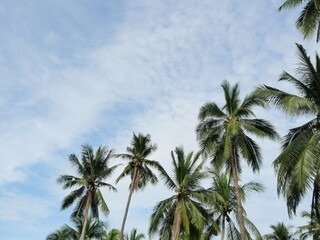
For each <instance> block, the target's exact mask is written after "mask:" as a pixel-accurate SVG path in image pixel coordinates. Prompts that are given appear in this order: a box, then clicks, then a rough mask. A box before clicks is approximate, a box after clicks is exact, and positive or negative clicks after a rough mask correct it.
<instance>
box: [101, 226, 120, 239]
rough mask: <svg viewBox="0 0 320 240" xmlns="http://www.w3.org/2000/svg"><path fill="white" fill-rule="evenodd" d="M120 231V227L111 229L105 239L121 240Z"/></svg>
mask: <svg viewBox="0 0 320 240" xmlns="http://www.w3.org/2000/svg"><path fill="white" fill-rule="evenodd" d="M119 234H120V231H119V230H118V229H115V228H113V229H111V230H110V231H109V232H108V233H107V234H106V238H105V240H119Z"/></svg>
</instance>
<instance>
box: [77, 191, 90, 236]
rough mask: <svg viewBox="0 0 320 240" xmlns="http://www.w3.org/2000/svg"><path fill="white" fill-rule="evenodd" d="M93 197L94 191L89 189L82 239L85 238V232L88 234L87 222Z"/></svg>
mask: <svg viewBox="0 0 320 240" xmlns="http://www.w3.org/2000/svg"><path fill="white" fill-rule="evenodd" d="M89 188H90V187H89ZM91 198H92V193H91V191H90V189H89V191H88V197H87V200H86V206H85V209H84V216H83V222H82V230H81V235H80V240H84V237H85V234H86V227H87V222H88V214H89V208H90V205H91Z"/></svg>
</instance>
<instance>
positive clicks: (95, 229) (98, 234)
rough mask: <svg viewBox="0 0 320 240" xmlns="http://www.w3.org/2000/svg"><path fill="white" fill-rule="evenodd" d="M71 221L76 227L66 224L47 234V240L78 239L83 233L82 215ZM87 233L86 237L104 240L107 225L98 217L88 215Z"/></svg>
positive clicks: (91, 239)
mask: <svg viewBox="0 0 320 240" xmlns="http://www.w3.org/2000/svg"><path fill="white" fill-rule="evenodd" d="M71 221H72V222H73V224H74V227H70V226H69V225H67V224H65V225H64V226H62V227H61V228H60V229H59V230H56V231H55V232H53V233H51V234H49V235H48V236H47V238H46V239H47V240H78V239H79V238H80V235H81V231H82V227H83V226H82V224H83V221H82V217H79V216H77V217H75V218H71ZM85 228H86V235H85V239H90V240H93V239H97V240H102V239H104V236H105V235H106V229H107V225H106V224H105V223H104V222H102V221H100V220H99V219H97V218H94V217H92V216H89V217H88V221H87V225H86V227H85Z"/></svg>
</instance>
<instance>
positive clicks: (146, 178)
mask: <svg viewBox="0 0 320 240" xmlns="http://www.w3.org/2000/svg"><path fill="white" fill-rule="evenodd" d="M156 149H157V146H156V145H155V144H152V143H151V136H150V135H149V134H147V135H143V134H141V133H139V134H138V135H136V134H135V133H133V139H132V141H131V146H130V147H127V153H123V154H117V155H116V156H117V157H121V158H123V159H126V160H128V161H129V162H128V164H127V166H126V167H125V168H124V170H123V172H122V173H121V174H120V175H119V177H118V178H117V179H116V182H117V183H118V182H119V180H121V179H123V178H124V177H126V176H128V175H130V176H131V184H130V186H129V189H130V191H129V196H128V201H127V204H126V209H125V213H124V217H123V221H122V225H121V230H120V235H119V239H122V238H123V233H124V227H125V224H126V220H127V216H128V211H129V206H130V202H131V197H132V194H133V192H134V191H137V190H138V189H143V188H144V187H145V186H146V184H147V183H148V182H151V183H152V184H156V183H157V182H158V178H157V176H156V175H155V174H154V173H153V172H152V170H151V169H150V167H152V168H156V169H158V170H160V169H162V167H161V165H160V164H159V162H157V161H154V160H150V159H147V158H148V157H149V156H150V155H151V154H152V153H153V152H154V151H156Z"/></svg>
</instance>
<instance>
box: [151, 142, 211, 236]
mask: <svg viewBox="0 0 320 240" xmlns="http://www.w3.org/2000/svg"><path fill="white" fill-rule="evenodd" d="M171 157H172V165H173V175H172V177H170V176H169V175H168V174H167V173H166V172H165V171H164V170H162V172H161V176H162V178H163V180H164V181H165V185H166V186H167V187H168V189H170V190H173V191H175V194H174V195H173V196H171V197H169V198H167V199H165V200H163V201H161V202H159V203H158V204H157V205H156V206H155V207H154V210H153V213H152V215H151V221H150V227H149V235H150V236H152V235H154V234H155V233H159V235H160V236H161V239H166V240H169V239H173V240H176V239H178V237H179V234H184V235H185V236H190V235H193V234H196V235H197V236H199V235H200V233H201V230H202V229H203V228H204V226H205V224H206V221H207V220H208V219H206V218H207V210H206V209H205V208H204V207H203V206H202V204H201V203H202V202H203V200H204V199H205V198H206V195H207V194H208V191H206V190H205V189H204V188H202V187H201V186H200V182H201V180H202V179H203V178H204V177H205V173H204V172H203V171H202V166H203V164H204V161H200V163H199V157H200V152H198V153H196V154H195V155H194V154H193V152H190V153H189V154H187V155H186V154H185V153H184V150H183V149H182V148H181V147H177V148H176V149H175V151H174V152H173V151H172V152H171Z"/></svg>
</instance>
